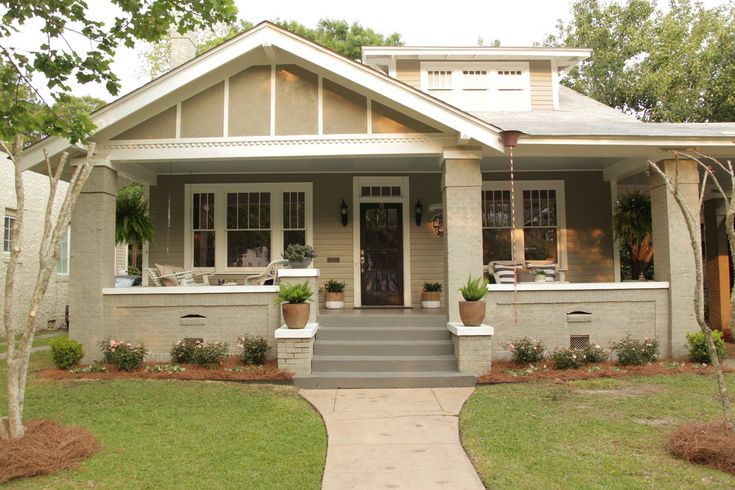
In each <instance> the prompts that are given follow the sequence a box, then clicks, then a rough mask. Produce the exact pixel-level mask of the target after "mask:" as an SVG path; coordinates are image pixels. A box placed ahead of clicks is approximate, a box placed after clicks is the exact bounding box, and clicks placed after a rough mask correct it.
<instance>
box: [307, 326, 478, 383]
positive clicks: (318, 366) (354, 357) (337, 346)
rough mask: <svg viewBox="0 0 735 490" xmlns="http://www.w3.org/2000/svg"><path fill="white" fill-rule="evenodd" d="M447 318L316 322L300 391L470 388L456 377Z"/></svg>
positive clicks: (469, 378) (466, 377)
mask: <svg viewBox="0 0 735 490" xmlns="http://www.w3.org/2000/svg"><path fill="white" fill-rule="evenodd" d="M446 322H447V320H446V317H445V316H443V315H431V314H390V313H372V312H370V313H364V312H360V313H355V314H350V313H338V314H329V313H328V314H323V315H320V316H319V324H320V326H319V331H318V332H317V335H316V340H315V342H314V357H313V358H312V363H311V367H312V373H311V375H307V376H296V377H294V384H295V385H296V386H298V387H300V388H428V387H449V386H474V385H475V381H476V378H475V376H472V375H466V374H461V373H459V372H458V371H457V359H456V358H455V357H454V347H453V345H452V340H451V336H450V333H449V331H448V330H447V328H446Z"/></svg>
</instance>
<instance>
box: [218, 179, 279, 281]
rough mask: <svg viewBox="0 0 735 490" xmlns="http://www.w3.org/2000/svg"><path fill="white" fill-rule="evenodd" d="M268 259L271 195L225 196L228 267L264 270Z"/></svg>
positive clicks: (269, 252) (254, 193)
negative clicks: (260, 268)
mask: <svg viewBox="0 0 735 490" xmlns="http://www.w3.org/2000/svg"><path fill="white" fill-rule="evenodd" d="M270 260H271V195H270V193H269V192H229V193H227V264H228V266H229V267H265V266H267V265H268V263H269V262H270Z"/></svg>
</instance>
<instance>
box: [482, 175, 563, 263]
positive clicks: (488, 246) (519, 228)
mask: <svg viewBox="0 0 735 490" xmlns="http://www.w3.org/2000/svg"><path fill="white" fill-rule="evenodd" d="M515 199H516V200H515V226H514V227H511V209H510V205H511V192H510V182H484V183H483V190H482V207H483V208H482V212H483V214H482V248H483V261H484V262H485V263H486V264H487V263H489V262H491V261H510V260H512V259H513V254H512V248H513V241H512V236H513V233H514V231H513V228H514V229H515V242H516V243H515V247H516V248H515V250H516V260H517V261H527V260H551V261H553V262H556V263H561V264H565V263H566V243H565V235H564V226H565V221H566V220H565V211H564V183H563V181H556V180H554V181H532V180H531V181H519V182H516V183H515Z"/></svg>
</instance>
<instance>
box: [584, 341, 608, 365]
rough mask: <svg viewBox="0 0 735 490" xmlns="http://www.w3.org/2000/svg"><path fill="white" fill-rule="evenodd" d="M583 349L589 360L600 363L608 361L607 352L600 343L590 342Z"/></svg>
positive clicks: (586, 358)
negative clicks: (593, 343)
mask: <svg viewBox="0 0 735 490" xmlns="http://www.w3.org/2000/svg"><path fill="white" fill-rule="evenodd" d="M583 351H584V356H585V360H586V361H587V362H591V363H598V362H605V361H607V358H608V355H607V352H605V349H603V348H602V346H600V345H592V344H589V345H588V346H587V347H585V348H584V349H583Z"/></svg>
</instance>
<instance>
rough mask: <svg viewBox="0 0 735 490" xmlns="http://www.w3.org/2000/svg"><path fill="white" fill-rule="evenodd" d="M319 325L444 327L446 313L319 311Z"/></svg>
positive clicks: (445, 324)
mask: <svg viewBox="0 0 735 490" xmlns="http://www.w3.org/2000/svg"><path fill="white" fill-rule="evenodd" d="M319 326H320V327H446V326H447V317H446V315H441V314H439V315H436V314H429V313H411V314H408V313H407V314H396V313H383V312H379V313H371V312H370V311H369V310H366V311H364V312H362V311H361V312H360V313H357V314H355V313H332V312H329V313H321V314H319Z"/></svg>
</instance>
